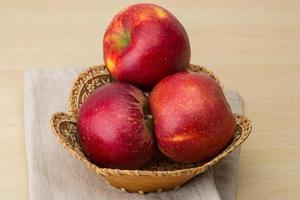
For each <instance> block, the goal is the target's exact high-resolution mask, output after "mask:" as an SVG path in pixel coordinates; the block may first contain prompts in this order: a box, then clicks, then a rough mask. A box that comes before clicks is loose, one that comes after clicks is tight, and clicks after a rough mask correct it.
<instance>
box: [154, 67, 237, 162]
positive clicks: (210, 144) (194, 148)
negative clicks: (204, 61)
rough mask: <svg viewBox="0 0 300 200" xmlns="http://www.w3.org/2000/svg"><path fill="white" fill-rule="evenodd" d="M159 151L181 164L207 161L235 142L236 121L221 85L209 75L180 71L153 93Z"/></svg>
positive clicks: (164, 80) (160, 84)
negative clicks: (231, 142)
mask: <svg viewBox="0 0 300 200" xmlns="http://www.w3.org/2000/svg"><path fill="white" fill-rule="evenodd" d="M150 108H151V111H152V114H153V118H154V127H155V138H156V141H157V144H158V147H159V149H160V150H161V152H162V153H163V154H165V155H166V156H168V157H169V158H171V159H173V160H175V161H179V162H196V161H204V160H206V159H209V158H211V157H213V156H215V155H216V154H218V153H219V152H220V151H221V150H222V149H223V148H224V147H225V146H226V144H228V142H229V141H230V140H231V139H232V137H233V134H234V130H235V124H236V122H235V118H234V116H233V114H232V112H231V109H230V107H229V105H228V103H227V101H226V99H225V97H224V95H223V92H222V89H221V87H220V86H219V84H218V83H217V82H216V81H215V80H213V79H211V78H210V77H208V76H205V75H202V74H198V73H188V72H180V73H177V74H174V75H171V76H168V77H166V78H165V79H163V80H162V81H161V82H159V83H158V84H157V85H156V86H155V87H154V89H153V91H152V92H151V94H150Z"/></svg>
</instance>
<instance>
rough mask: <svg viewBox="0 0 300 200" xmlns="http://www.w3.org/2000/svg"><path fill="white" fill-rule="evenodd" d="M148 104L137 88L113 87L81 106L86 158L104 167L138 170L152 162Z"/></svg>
mask: <svg viewBox="0 0 300 200" xmlns="http://www.w3.org/2000/svg"><path fill="white" fill-rule="evenodd" d="M146 115H149V107H148V100H147V98H146V97H145V96H144V94H143V93H142V92H141V91H140V90H138V89H137V88H135V87H133V86H131V85H129V84H125V83H111V84H107V85H105V86H102V87H100V88H98V89H97V90H95V91H94V92H93V93H92V94H91V95H90V96H89V97H88V98H87V99H86V100H85V101H84V102H83V104H82V106H81V107H80V111H79V116H78V120H77V128H78V130H79V140H80V144H81V147H82V150H83V152H84V153H85V155H86V156H87V157H88V158H90V160H91V161H93V162H94V163H96V164H97V165H99V166H101V167H110V168H120V169H136V168H139V167H141V166H143V165H144V164H146V163H147V162H149V161H150V160H151V158H152V156H153V153H154V148H155V147H154V141H153V136H152V130H151V127H150V126H149V124H148V121H147V116H146Z"/></svg>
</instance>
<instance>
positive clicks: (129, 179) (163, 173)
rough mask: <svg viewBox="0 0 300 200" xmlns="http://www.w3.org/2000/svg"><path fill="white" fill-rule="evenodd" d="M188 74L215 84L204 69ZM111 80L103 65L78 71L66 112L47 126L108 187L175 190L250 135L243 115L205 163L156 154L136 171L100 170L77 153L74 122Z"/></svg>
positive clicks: (247, 122)
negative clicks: (86, 103) (226, 140)
mask: <svg viewBox="0 0 300 200" xmlns="http://www.w3.org/2000/svg"><path fill="white" fill-rule="evenodd" d="M189 71H192V72H198V73H202V74H205V75H207V76H210V77H211V78H213V79H215V80H216V81H217V82H218V83H219V84H220V82H219V80H218V79H217V78H216V77H215V75H214V74H213V73H212V72H211V71H209V70H207V69H206V68H205V67H201V66H198V65H192V64H191V65H190V66H189ZM111 81H112V80H111V77H110V75H109V72H108V71H107V69H106V67H105V66H104V65H98V66H93V67H90V68H87V69H86V70H85V71H83V72H81V73H80V75H79V76H78V77H77V79H76V80H75V82H74V84H73V87H72V90H71V94H70V97H69V112H68V113H63V112H59V113H55V114H53V115H52V117H51V126H52V129H53V133H54V135H55V136H56V137H57V139H58V141H59V142H60V143H61V144H62V145H63V146H64V147H65V148H66V149H67V150H68V151H69V152H70V153H71V154H72V155H73V156H74V157H75V158H77V159H78V160H81V161H82V162H83V163H84V164H85V165H86V166H87V167H88V168H90V169H91V170H92V171H94V172H95V173H97V174H98V175H101V176H103V177H104V178H105V179H106V180H107V181H108V182H109V183H110V184H111V185H112V186H114V187H116V188H119V189H121V190H123V191H127V192H138V193H141V194H143V193H147V192H161V191H164V190H170V189H176V188H178V187H180V186H181V185H182V184H184V183H186V182H187V181H189V180H190V179H191V178H193V177H194V176H196V175H198V174H200V173H202V172H204V171H205V170H206V169H207V168H209V167H211V166H213V165H214V164H216V163H217V162H218V161H219V160H220V159H222V158H224V157H225V156H227V155H228V154H229V153H230V152H232V151H233V150H234V149H236V148H237V147H238V146H239V145H240V144H242V143H243V142H244V141H245V140H246V139H247V137H248V136H249V134H250V132H251V122H250V120H249V119H247V118H246V117H244V116H239V115H235V118H236V130H235V134H234V137H233V139H232V141H231V142H230V143H229V144H228V145H227V146H226V147H225V149H224V150H223V151H222V152H220V153H219V154H218V155H216V156H215V157H214V158H212V159H210V160H208V161H207V162H196V163H190V164H184V163H178V162H174V161H171V160H170V159H168V158H166V157H164V156H162V155H158V156H157V157H156V158H155V159H153V161H152V162H151V163H149V164H148V165H147V166H146V167H144V168H142V169H139V170H121V169H110V168H101V167H98V166H97V165H95V164H94V163H92V162H91V161H90V160H89V159H88V158H87V157H85V155H84V154H83V152H82V151H81V148H80V145H79V140H78V132H77V128H76V119H77V113H78V110H79V108H80V106H81V104H82V102H83V101H84V99H85V98H86V97H87V96H88V95H89V94H91V93H92V92H93V91H94V90H95V89H96V88H97V87H100V86H101V85H104V84H107V83H110V82H111Z"/></svg>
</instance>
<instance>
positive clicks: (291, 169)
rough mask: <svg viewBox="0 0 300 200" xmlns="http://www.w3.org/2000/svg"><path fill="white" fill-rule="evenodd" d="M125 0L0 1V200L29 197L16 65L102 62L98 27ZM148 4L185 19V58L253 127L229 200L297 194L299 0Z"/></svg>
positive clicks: (299, 177)
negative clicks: (238, 103)
mask: <svg viewBox="0 0 300 200" xmlns="http://www.w3.org/2000/svg"><path fill="white" fill-rule="evenodd" d="M132 3H133V2H129V1H128V2H127V1H101V0H85V1H83V0H82V1H68V0H51V1H50V0H44V1H38V0H26V1H25V0H20V1H17V0H1V1H0V127H1V133H0V144H1V145H0V173H1V174H0V199H7V200H10V199H14V200H15V199H28V183H27V181H28V180H27V169H26V157H25V146H24V130H23V129H24V127H23V72H24V70H25V69H28V68H32V67H41V68H45V67H64V66H90V65H94V64H99V63H102V42H101V40H102V35H103V32H104V30H105V28H106V26H107V25H108V23H109V21H110V19H111V18H112V17H113V15H114V13H116V12H117V11H118V10H120V9H121V8H123V7H125V6H127V5H128V4H132ZM157 3H158V4H160V5H162V6H164V7H166V8H168V9H169V10H170V11H172V12H173V13H174V14H175V15H176V16H177V17H178V18H179V20H180V21H181V22H182V23H183V24H184V26H185V28H186V30H187V32H188V34H189V37H190V42H191V47H192V62H193V63H196V64H201V65H207V66H209V67H210V68H211V69H212V70H213V71H214V72H215V73H216V74H217V75H218V76H219V77H220V78H221V80H222V82H223V84H224V85H225V87H226V88H235V89H238V90H239V91H240V93H241V94H242V96H243V97H244V98H245V101H246V115H248V116H249V117H250V118H251V119H252V121H253V124H254V130H253V134H252V135H251V137H250V138H249V140H248V141H247V142H246V143H245V144H244V145H243V149H242V154H241V162H240V168H239V179H238V199H241V200H247V199H249V200H252V199H265V200H266V199H272V200H274V199H289V200H291V199H300V1H297V0H294V1H293V0H285V1H283V0H270V1H266V0H252V1H245V0H243V1H241V0H236V1H234V0H226V1H224V0H221V1H215V0H214V1H209V0H207V1H199V0H198V1H188V0H184V1H181V0H177V1H174V0H173V1H171V0H170V1H161V2H157ZM49 103H51V101H49ZM25 114H26V113H25Z"/></svg>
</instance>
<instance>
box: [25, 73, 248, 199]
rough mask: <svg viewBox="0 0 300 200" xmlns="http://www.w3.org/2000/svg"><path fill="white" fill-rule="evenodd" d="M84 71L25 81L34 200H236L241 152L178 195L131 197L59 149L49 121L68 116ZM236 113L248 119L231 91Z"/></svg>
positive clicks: (228, 93) (29, 77) (36, 76)
mask: <svg viewBox="0 0 300 200" xmlns="http://www.w3.org/2000/svg"><path fill="white" fill-rule="evenodd" d="M83 69H84V68H80V67H78V68H59V69H32V70H28V71H26V72H25V77H24V82H25V83H24V85H25V87H24V118H25V139H26V152H27V162H28V173H29V195H30V199H31V200H117V199H122V200H142V199H143V200H220V199H223V200H232V199H235V193H236V189H235V187H236V177H237V168H238V159H239V150H237V151H235V152H234V153H232V154H231V155H230V156H228V157H227V158H226V159H223V160H222V161H221V162H220V163H218V164H217V166H216V167H214V169H212V170H208V171H206V172H205V173H203V174H201V175H199V176H197V177H196V178H194V179H193V180H192V181H190V182H188V183H187V184H185V185H183V186H182V187H181V188H179V189H177V190H174V191H167V192H161V193H151V194H146V195H139V194H130V193H125V192H122V191H120V190H117V189H115V188H113V187H111V186H110V185H108V184H107V183H106V182H105V181H104V179H103V178H102V177H99V176H98V175H96V174H95V173H94V172H92V171H90V170H89V169H87V168H86V167H85V166H84V165H83V164H82V163H81V162H80V161H78V160H76V159H75V158H73V157H72V156H71V154H69V153H68V152H67V150H65V149H64V148H63V147H62V145H60V144H59V143H58V141H57V140H56V138H55V137H54V135H53V134H52V132H51V129H50V125H49V120H50V116H51V115H52V113H54V112H58V111H63V112H67V111H68V96H69V92H70V88H71V86H72V83H73V80H74V78H75V77H76V76H77V75H78V74H79V72H80V71H81V70H83ZM225 93H226V98H227V100H228V101H229V104H230V105H231V108H232V110H233V112H235V113H238V114H243V101H242V99H241V97H240V96H239V94H238V93H237V92H235V91H231V90H230V91H229V90H226V92H225Z"/></svg>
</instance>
